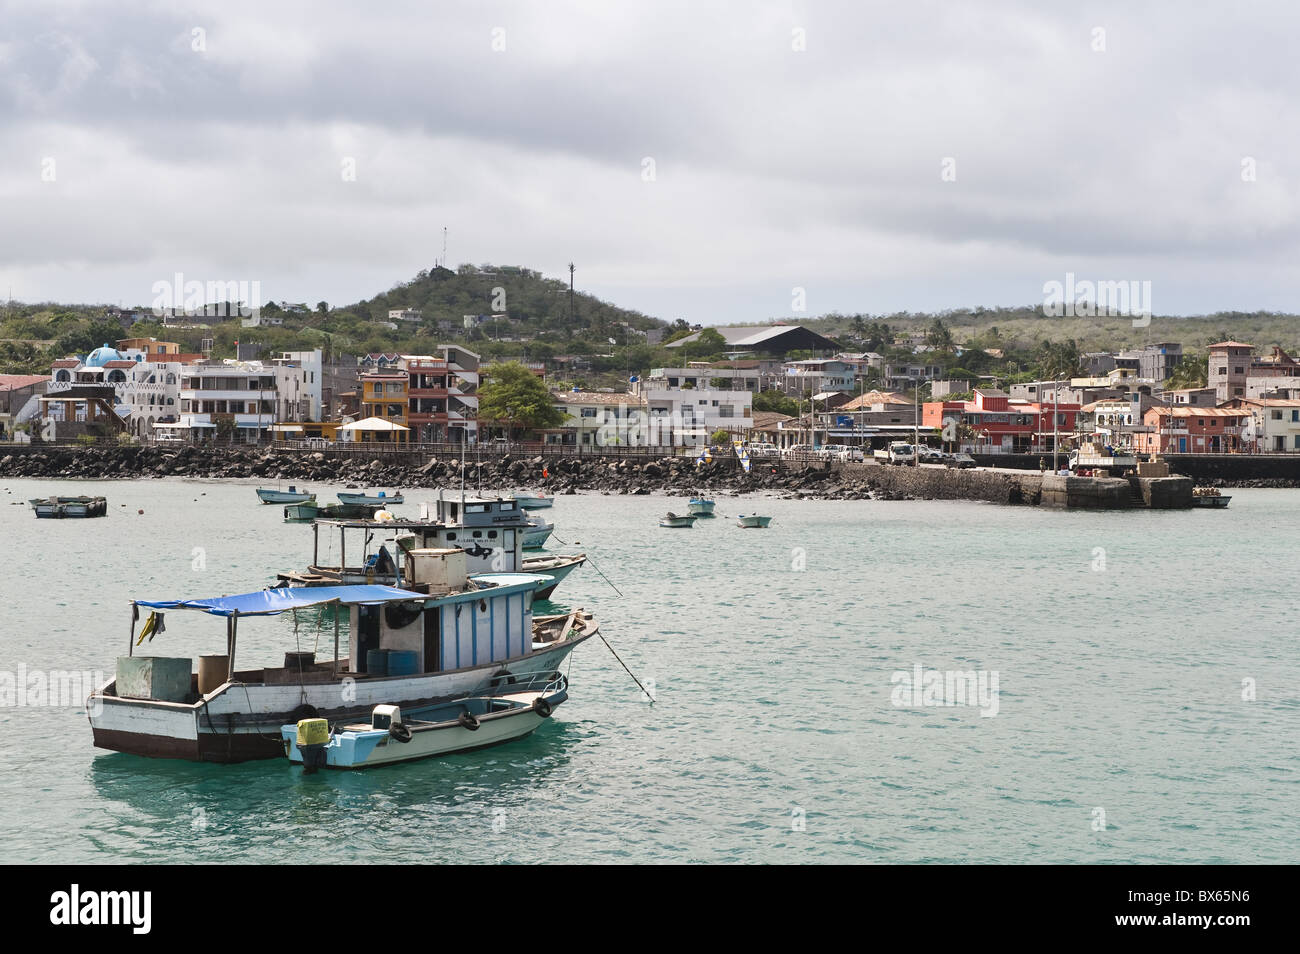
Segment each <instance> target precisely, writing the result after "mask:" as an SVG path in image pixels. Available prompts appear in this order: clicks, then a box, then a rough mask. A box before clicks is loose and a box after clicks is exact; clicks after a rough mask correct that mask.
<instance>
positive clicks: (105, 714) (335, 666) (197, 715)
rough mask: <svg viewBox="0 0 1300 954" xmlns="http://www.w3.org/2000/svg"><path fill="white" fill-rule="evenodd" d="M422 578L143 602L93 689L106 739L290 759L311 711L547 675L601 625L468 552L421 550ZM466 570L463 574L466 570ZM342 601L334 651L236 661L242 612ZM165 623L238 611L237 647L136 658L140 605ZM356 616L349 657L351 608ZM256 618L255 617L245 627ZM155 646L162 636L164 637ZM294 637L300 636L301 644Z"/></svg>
mask: <svg viewBox="0 0 1300 954" xmlns="http://www.w3.org/2000/svg"><path fill="white" fill-rule="evenodd" d="M415 564H416V569H417V575H418V576H420V577H422V578H423V579H422V580H421V581H417V583H416V585H418V586H422V587H424V588H425V589H426V591H427V592H416V591H413V590H406V589H398V588H396V587H390V586H380V585H371V586H367V585H362V586H335V587H313V588H306V589H291V588H288V587H284V588H280V589H272V590H261V591H258V592H254V593H245V594H242V595H239V596H221V597H213V598H209V599H197V600H136V601H134V602H133V603H132V623H131V645H130V647H129V649H128V654H127V655H125V656H120V657H118V660H117V669H116V672H115V675H114V678H113V679H112V680H110V681H109V682H107V683H105V684H104V685H103V686H102V687H101V688H99V689H98V690H96V691H95V692H93V693H91V696H90V698H89V699H88V700H87V712H88V715H89V718H90V724H91V728H92V730H93V732H94V744H95V745H96V746H97V747H99V748H104V749H112V750H115V751H119V752H130V753H133V754H136V755H145V756H154V757H161V758H180V759H189V760H194V761H210V762H242V761H248V760H251V759H262V758H283V757H284V748H283V745H282V742H281V728H282V726H284V725H285V724H287V723H296V722H297V721H298V720H300V719H306V718H324V719H328V720H329V721H331V722H345V723H348V722H359V721H363V720H365V719H367V718H369V716H370V713H371V712H372V710H373V709H374V707H375V706H377V705H397V706H401V707H402V708H404V709H406V710H408V711H411V712H415V711H418V710H421V709H427V708H430V707H434V706H438V705H441V704H444V703H447V702H449V701H452V700H455V699H460V698H464V697H467V696H473V695H483V694H490V693H491V692H493V691H495V690H497V689H499V688H501V687H502V686H507V685H511V684H514V683H515V682H516V681H517V682H519V683H521V684H532V683H534V682H536V681H537V680H539V679H541V680H548V679H551V678H553V674H555V673H557V672H558V669H559V666H560V664H561V663H562V662H563V661H564V659H565V658H566V657H567V656H568V654H569V653H570V652H571V651H572V650H573V649H574V647H576V646H577V645H578V644H580V643H581V642H583V641H584V640H586V639H588V638H590V637H591V636H592V635H594V634H595V633H596V632H597V630H598V629H599V625H598V624H597V622H596V621H595V620H594V619H593V618H592V616H591V614H589V613H585V612H583V611H582V610H574V611H573V612H571V613H568V614H567V615H560V616H548V617H534V616H533V612H532V609H533V600H534V594H535V592H536V590H537V587H538V586H539V585H541V584H542V583H543V582H545V581H546V578H545V577H539V576H535V575H531V574H519V573H498V574H484V575H480V576H477V577H474V578H472V579H469V580H466V579H465V578H464V576H463V567H464V554H463V553H462V552H461V551H459V550H456V551H441V552H438V551H426V552H425V553H423V554H417V555H416V557H415ZM458 574H460V578H459V580H458V579H457V576H458ZM323 606H333V608H334V610H335V612H334V614H333V616H334V631H333V637H332V639H333V654H332V658H326V659H324V660H323V661H317V659H316V655H315V653H304V652H297V651H294V652H287V653H286V655H285V664H284V665H283V666H263V667H249V668H245V669H239V668H237V666H236V658H237V655H238V653H237V648H238V641H239V637H240V628H241V627H240V623H241V621H246V620H250V619H251V620H254V621H260V620H261V619H262V618H263V617H267V616H275V615H278V614H281V613H285V612H291V611H296V610H302V609H307V608H310V607H323ZM142 608H143V609H146V610H150V611H151V614H150V618H149V620H148V621H147V622H146V628H150V629H152V631H154V632H157V631H158V628H159V627H158V625H157V617H156V616H155V615H154V614H161V613H163V612H165V611H173V612H179V611H194V612H202V613H206V614H209V615H212V616H216V617H218V618H221V619H223V620H224V621H225V652H224V653H217V654H212V655H207V656H201V657H200V658H199V660H198V667H197V672H195V669H194V667H193V661H192V659H190V658H188V657H161V656H136V655H134V650H135V643H136V638H135V636H136V622H137V617H138V612H139V610H140V609H142ZM341 618H345V619H347V622H348V638H347V644H348V645H347V652H346V655H344V656H342V657H340V650H341V649H342V648H343V635H342V632H341V624H342V619H341ZM244 625H245V626H247V625H248V623H247V622H245V624H244ZM154 645H157V643H156V642H155V643H154ZM290 645H293V644H292V643H291V644H290Z"/></svg>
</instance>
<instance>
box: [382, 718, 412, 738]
mask: <svg viewBox="0 0 1300 954" xmlns="http://www.w3.org/2000/svg"><path fill="white" fill-rule="evenodd" d="M388 734H389V735H391V736H392V737H393V738H394V739H396V740H397V741H398V742H410V741H411V727H410V726H409V725H406V724H405V723H402V722H394V723H393V724H392V725H390V726H389V727H388Z"/></svg>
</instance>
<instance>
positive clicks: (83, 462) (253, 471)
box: [0, 445, 894, 499]
mask: <svg viewBox="0 0 1300 954" xmlns="http://www.w3.org/2000/svg"><path fill="white" fill-rule="evenodd" d="M462 474H463V479H464V485H465V487H466V488H467V489H468V490H470V491H471V492H475V491H477V490H478V489H479V488H482V489H483V490H484V491H498V490H512V489H524V488H544V489H546V490H547V491H548V492H550V493H558V494H571V493H577V492H578V491H580V490H581V491H596V492H601V493H609V494H653V493H662V494H690V493H694V492H696V491H707V492H711V493H716V492H732V493H737V494H741V493H757V492H763V491H769V492H774V493H779V494H782V495H787V496H794V497H810V498H831V499H863V498H866V497H870V496H872V494H871V492H870V490H869V488H868V487H867V486H866V485H865V484H864V483H863V482H862V481H861V480H859V479H856V478H852V477H849V476H847V475H845V474H843V473H836V472H832V471H830V470H828V469H827V468H825V467H822V466H810V467H804V468H789V469H786V468H779V467H778V468H773V467H763V466H761V465H757V464H756V465H755V467H754V469H753V471H752V472H751V473H745V472H744V471H743V470H741V469H739V468H738V467H736V466H735V464H734V462H731V461H720V462H715V463H710V464H703V465H697V464H696V463H695V460H694V458H690V457H667V458H661V459H652V460H642V459H639V458H620V459H609V458H599V457H584V458H578V457H571V458H558V459H551V458H545V457H541V456H536V457H512V456H510V455H505V456H502V457H494V458H488V459H483V460H476V459H472V458H471V459H465V460H464V461H462V460H460V459H457V458H433V459H430V458H417V457H415V456H414V455H407V456H392V457H386V458H382V459H381V458H373V459H367V458H363V457H355V456H347V457H345V456H338V455H331V454H327V453H322V452H319V451H318V452H315V453H311V452H302V453H285V452H273V451H270V450H267V449H265V448H255V447H248V448H241V447H230V448H227V447H222V448H205V447H181V448H174V447H157V446H140V445H123V446H120V447H87V448H71V447H43V446H40V445H34V446H31V447H26V448H21V449H15V450H14V451H12V452H7V453H5V454H3V455H2V456H0V477H30V478H64V479H122V480H125V479H139V478H153V477H189V478H214V479H222V478H226V479H258V480H266V481H282V480H292V481H299V482H306V483H310V482H316V483H329V484H344V485H348V484H353V485H356V486H361V487H369V488H393V489H396V488H424V487H428V488H432V487H448V488H451V487H459V486H460V485H461V481H462ZM880 495H881V496H893V495H894V494H892V493H891V492H890V491H888V490H884V491H882V493H881V494H880Z"/></svg>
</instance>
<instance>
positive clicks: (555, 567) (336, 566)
mask: <svg viewBox="0 0 1300 954" xmlns="http://www.w3.org/2000/svg"><path fill="white" fill-rule="evenodd" d="M420 509H421V518H422V519H420V520H396V519H395V520H317V521H316V522H315V523H314V524H313V525H312V534H313V538H312V560H311V564H310V565H309V566H308V567H307V569H306V571H305V572H302V573H296V572H294V573H281V574H279V575H278V578H279V579H280V580H281V581H282V582H284V583H287V584H288V585H290V586H332V585H336V584H340V583H344V584H352V583H388V584H392V585H393V586H403V585H405V581H406V580H408V579H410V568H409V565H408V559H407V554H408V553H409V551H411V550H418V549H450V548H459V549H462V550H464V551H465V557H466V567H467V570H468V572H469V573H470V574H474V573H494V572H501V573H515V572H519V573H540V574H545V575H547V576H550V577H552V582H551V583H549V584H545V585H543V586H542V587H541V588H540V589H539V591H538V594H537V596H538V598H539V599H549V598H550V596H551V594H552V593H553V592H554V591H555V588H556V587H557V586H559V584H560V583H561V581H563V580H564V578H565V577H566V576H568V575H569V574H570V573H571V572H573V570H575V569H577V568H578V567H579V566H581V565H582V564H583V563H585V562H586V559H587V557H586V555H585V554H582V553H577V554H572V555H568V554H566V555H556V556H536V557H526V556H524V550H525V549H529V548H530V547H529V546H528V535H529V534H530V533H532V532H533V530H532V529H531V528H530V526H529V520H530V518H529V515H528V514H527V513H526V512H525V511H524V510H523V509H522V508H521V507H520V506H519V505H518V503H517V502H516V501H514V500H512V499H509V498H506V499H501V498H493V497H473V498H460V497H457V498H454V499H453V498H444V497H442V496H439V498H438V499H437V500H436V501H435V502H434V504H433V506H432V507H430V505H429V504H421V508H420ZM550 529H553V528H550V527H549V525H548V529H547V531H546V532H547V534H548V535H549V533H550Z"/></svg>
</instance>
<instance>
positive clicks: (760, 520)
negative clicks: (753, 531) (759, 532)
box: [736, 513, 772, 529]
mask: <svg viewBox="0 0 1300 954" xmlns="http://www.w3.org/2000/svg"><path fill="white" fill-rule="evenodd" d="M771 522H772V518H771V517H760V516H759V515H758V514H756V513H751V514H743V513H742V514H737V515H736V525H737V526H739V527H745V528H746V529H750V528H760V527H766V526H767V525H768V524H769V523H771Z"/></svg>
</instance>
